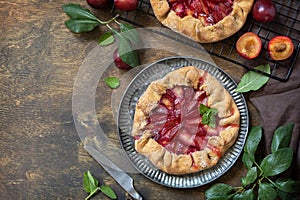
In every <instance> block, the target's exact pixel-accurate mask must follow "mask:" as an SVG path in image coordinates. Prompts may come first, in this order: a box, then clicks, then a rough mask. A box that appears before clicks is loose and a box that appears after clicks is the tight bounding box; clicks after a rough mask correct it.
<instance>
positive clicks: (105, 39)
mask: <svg viewBox="0 0 300 200" xmlns="http://www.w3.org/2000/svg"><path fill="white" fill-rule="evenodd" d="M114 41H115V38H114V36H113V34H112V33H111V32H106V33H104V34H103V35H102V36H101V37H100V39H99V41H98V44H99V45H100V46H107V45H110V44H112V43H114Z"/></svg>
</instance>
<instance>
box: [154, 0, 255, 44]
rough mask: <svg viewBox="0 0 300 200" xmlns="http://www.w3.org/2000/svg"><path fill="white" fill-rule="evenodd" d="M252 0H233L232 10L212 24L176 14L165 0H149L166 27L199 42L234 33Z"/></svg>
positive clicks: (240, 24) (207, 41) (249, 8)
mask: <svg viewBox="0 0 300 200" xmlns="http://www.w3.org/2000/svg"><path fill="white" fill-rule="evenodd" d="M253 2H254V0H234V1H233V6H232V12H231V13H230V14H229V15H227V16H226V17H224V18H223V19H222V20H221V21H219V22H217V23H216V24H213V25H206V24H205V22H204V19H203V18H201V17H200V18H199V19H197V18H195V17H193V16H191V15H187V16H185V17H183V18H181V17H179V16H178V15H176V13H175V12H174V11H173V10H172V9H171V8H170V6H169V3H168V1H167V0H150V3H151V5H152V8H153V12H154V14H155V16H156V18H157V19H158V20H159V21H160V22H161V23H162V24H163V25H164V26H166V27H169V28H170V29H172V30H173V31H175V32H178V33H181V34H183V35H185V36H188V37H189V38H191V39H193V40H195V41H197V42H200V43H211V42H217V41H220V40H223V39H225V38H228V37H230V36H231V35H233V34H235V33H236V32H237V31H238V30H240V29H241V28H242V26H243V25H244V23H245V22H246V19H247V16H248V13H249V12H250V11H251V9H252V5H253Z"/></svg>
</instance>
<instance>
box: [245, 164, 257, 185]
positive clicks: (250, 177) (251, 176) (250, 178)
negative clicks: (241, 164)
mask: <svg viewBox="0 0 300 200" xmlns="http://www.w3.org/2000/svg"><path fill="white" fill-rule="evenodd" d="M256 178H257V168H256V167H252V168H251V169H250V170H249V171H248V172H247V175H246V177H243V178H242V185H243V186H247V185H249V184H251V183H253V182H254V181H255V180H256Z"/></svg>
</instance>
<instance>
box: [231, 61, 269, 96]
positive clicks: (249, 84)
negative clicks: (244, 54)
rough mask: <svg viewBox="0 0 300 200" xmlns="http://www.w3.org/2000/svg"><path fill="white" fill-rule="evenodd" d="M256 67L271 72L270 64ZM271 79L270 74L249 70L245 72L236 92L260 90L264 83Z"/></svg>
mask: <svg viewBox="0 0 300 200" xmlns="http://www.w3.org/2000/svg"><path fill="white" fill-rule="evenodd" d="M254 69H256V70H260V71H263V72H265V73H267V74H270V73H271V68H270V65H269V64H267V65H260V66H257V67H255V68H254ZM268 80H269V77H268V76H265V75H263V74H261V73H258V72H255V71H249V72H247V73H245V74H244V75H243V77H242V79H241V81H240V83H239V84H238V86H237V88H236V92H248V91H251V90H258V89H259V88H261V87H262V86H263V85H264V84H266V83H267V82H268Z"/></svg>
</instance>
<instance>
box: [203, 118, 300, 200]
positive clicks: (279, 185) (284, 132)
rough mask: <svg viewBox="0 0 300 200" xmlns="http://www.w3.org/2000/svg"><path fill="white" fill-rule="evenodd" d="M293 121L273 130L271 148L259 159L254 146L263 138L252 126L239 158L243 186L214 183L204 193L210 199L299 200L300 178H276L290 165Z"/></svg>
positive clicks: (257, 127) (255, 127)
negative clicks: (243, 175) (243, 169)
mask: <svg viewBox="0 0 300 200" xmlns="http://www.w3.org/2000/svg"><path fill="white" fill-rule="evenodd" d="M293 127H294V125H293V123H290V124H288V125H285V126H280V127H279V128H277V129H276V130H275V132H274V135H273V138H272V143H271V151H272V153H270V154H269V155H267V156H266V157H264V158H263V159H262V160H261V162H259V161H258V159H256V158H255V153H256V150H257V147H258V145H259V143H260V141H261V138H262V127H260V126H254V127H252V128H251V130H250V133H249V136H248V138H247V140H246V143H245V146H244V151H243V156H242V161H243V163H244V165H245V166H246V168H247V170H248V171H247V174H246V176H245V177H243V178H241V183H242V186H239V187H233V186H230V185H228V184H224V183H217V184H215V185H213V186H212V187H211V188H209V189H208V190H207V191H206V192H205V196H206V198H207V199H209V200H218V199H220V200H224V199H225V200H229V199H233V200H238V199H250V200H252V199H255V198H256V196H257V198H258V199H267V200H274V199H276V198H277V197H279V198H281V199H283V200H292V199H298V197H299V193H300V192H299V188H300V181H295V180H292V179H282V178H278V177H277V175H279V174H281V173H283V172H284V171H286V170H287V169H288V168H289V167H290V166H291V164H292V161H293V151H292V149H291V148H290V147H288V146H289V143H290V139H291V135H292V130H293Z"/></svg>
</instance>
